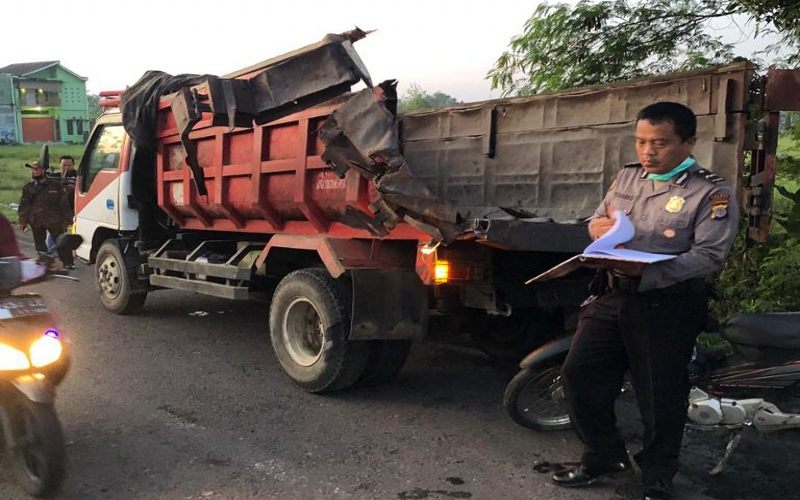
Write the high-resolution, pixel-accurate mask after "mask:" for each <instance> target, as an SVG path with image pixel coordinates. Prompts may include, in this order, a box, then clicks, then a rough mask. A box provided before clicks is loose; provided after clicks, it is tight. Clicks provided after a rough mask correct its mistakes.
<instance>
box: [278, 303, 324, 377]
mask: <svg viewBox="0 0 800 500" xmlns="http://www.w3.org/2000/svg"><path fill="white" fill-rule="evenodd" d="M283 344H284V345H285V346H286V351H287V352H288V353H289V356H290V357H291V358H292V361H294V362H295V363H297V364H298V365H300V366H311V365H313V364H314V363H316V362H317V361H318V360H319V358H320V357H321V356H322V347H323V346H324V345H325V328H324V327H323V325H322V317H321V316H320V314H319V311H317V308H316V307H315V306H314V304H312V303H311V301H309V300H308V299H306V298H305V297H297V298H295V299H294V300H293V301H292V302H291V303H290V304H289V307H288V308H287V309H286V314H285V315H284V318H283Z"/></svg>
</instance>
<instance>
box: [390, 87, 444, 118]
mask: <svg viewBox="0 0 800 500" xmlns="http://www.w3.org/2000/svg"><path fill="white" fill-rule="evenodd" d="M454 104H459V101H458V100H457V99H456V98H455V97H452V96H449V95H447V94H445V93H444V92H439V91H438V90H437V91H436V92H434V93H433V94H429V93H428V92H427V91H426V90H425V89H423V88H422V87H421V86H419V85H417V84H416V83H412V84H411V85H410V86H409V87H408V90H407V91H406V93H405V94H403V96H402V97H401V98H400V102H399V103H398V105H397V109H398V111H400V112H401V113H405V112H408V111H418V110H420V109H429V108H444V107H446V106H452V105H454Z"/></svg>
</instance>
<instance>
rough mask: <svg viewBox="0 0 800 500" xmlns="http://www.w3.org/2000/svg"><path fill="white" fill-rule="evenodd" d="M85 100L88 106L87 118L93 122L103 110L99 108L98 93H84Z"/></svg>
mask: <svg viewBox="0 0 800 500" xmlns="http://www.w3.org/2000/svg"><path fill="white" fill-rule="evenodd" d="M86 102H87V104H88V107H89V120H91V122H92V123H94V121H95V120H97V118H98V117H99V116H100V113H102V112H103V110H102V109H101V108H100V96H99V95H98V94H86Z"/></svg>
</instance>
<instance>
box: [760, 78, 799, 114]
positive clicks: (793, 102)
mask: <svg viewBox="0 0 800 500" xmlns="http://www.w3.org/2000/svg"><path fill="white" fill-rule="evenodd" d="M764 109H765V110H767V111H800V70H797V69H774V68H772V69H770V70H769V71H767V88H766V92H765V96H764Z"/></svg>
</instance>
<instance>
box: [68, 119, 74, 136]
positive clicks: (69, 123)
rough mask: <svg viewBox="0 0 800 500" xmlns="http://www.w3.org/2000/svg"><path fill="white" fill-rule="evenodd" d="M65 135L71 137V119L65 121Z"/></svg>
mask: <svg viewBox="0 0 800 500" xmlns="http://www.w3.org/2000/svg"><path fill="white" fill-rule="evenodd" d="M67 135H73V134H72V118H70V119H69V120H67Z"/></svg>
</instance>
